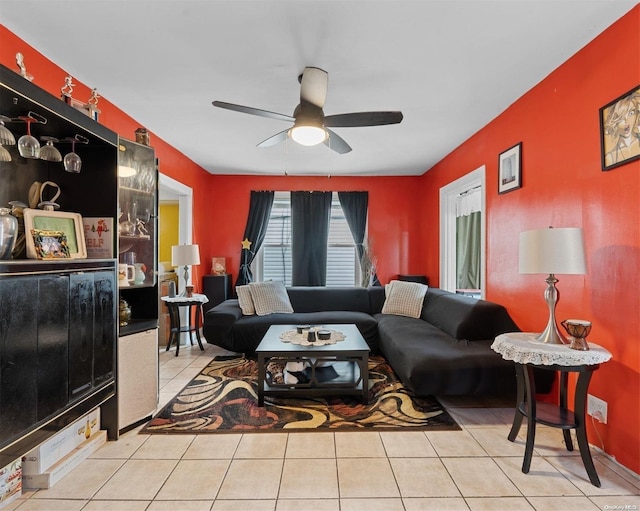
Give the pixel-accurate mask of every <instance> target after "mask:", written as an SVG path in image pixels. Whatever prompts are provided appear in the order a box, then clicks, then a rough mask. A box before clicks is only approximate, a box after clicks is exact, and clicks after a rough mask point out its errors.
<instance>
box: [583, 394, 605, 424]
mask: <svg viewBox="0 0 640 511" xmlns="http://www.w3.org/2000/svg"><path fill="white" fill-rule="evenodd" d="M587 415H591V416H592V417H593V418H594V419H596V420H597V421H598V422H602V423H604V424H606V423H607V402H606V401H603V400H602V399H598V398H597V397H595V396H592V395H591V394H587Z"/></svg>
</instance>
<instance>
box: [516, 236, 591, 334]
mask: <svg viewBox="0 0 640 511" xmlns="http://www.w3.org/2000/svg"><path fill="white" fill-rule="evenodd" d="M586 268H587V264H586V260H585V253H584V236H583V233H582V229H580V228H578V227H562V228H558V229H554V228H553V227H549V228H548V229H536V230H533V231H525V232H521V233H520V247H519V270H520V273H521V274H527V273H539V274H548V275H549V276H548V277H547V278H546V280H545V282H546V283H547V289H546V290H545V292H544V299H545V301H546V302H547V306H548V307H549V321H548V322H547V327H546V328H545V329H544V331H543V332H542V333H541V334H540V335H539V336H538V337H537V338H536V340H537V341H539V342H545V343H547V344H565V343H566V342H567V341H566V340H565V339H564V337H563V336H562V335H561V334H560V331H559V330H558V325H557V324H556V303H558V298H559V294H558V289H557V288H556V282H558V279H556V277H555V275H556V274H566V275H583V274H585V273H586V272H587V269H586Z"/></svg>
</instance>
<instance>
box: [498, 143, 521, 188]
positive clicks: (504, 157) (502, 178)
mask: <svg viewBox="0 0 640 511" xmlns="http://www.w3.org/2000/svg"><path fill="white" fill-rule="evenodd" d="M520 187H522V142H519V143H517V144H516V145H514V146H513V147H510V148H509V149H507V150H506V151H504V152H502V153H500V156H499V157H498V193H507V192H511V191H513V190H517V189H518V188H520Z"/></svg>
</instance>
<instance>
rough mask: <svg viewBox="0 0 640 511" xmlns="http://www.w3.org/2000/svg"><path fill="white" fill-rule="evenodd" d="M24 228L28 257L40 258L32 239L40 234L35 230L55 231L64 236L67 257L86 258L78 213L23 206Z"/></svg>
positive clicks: (82, 227) (82, 231) (80, 218)
mask: <svg viewBox="0 0 640 511" xmlns="http://www.w3.org/2000/svg"><path fill="white" fill-rule="evenodd" d="M24 229H25V234H26V236H25V238H26V242H27V257H28V258H29V259H42V257H41V256H39V253H38V249H37V247H36V243H35V239H34V238H36V237H37V236H38V235H39V234H40V233H38V232H37V231H49V232H56V233H59V234H58V237H60V236H64V238H65V240H64V241H65V245H66V247H67V250H68V252H69V256H68V257H69V258H71V259H86V257H87V246H86V244H85V239H84V226H83V225H82V216H81V215H80V214H79V213H67V212H64V211H46V210H42V209H31V208H25V209H24ZM34 231H35V232H34ZM49 237H51V236H49ZM58 239H60V238H58Z"/></svg>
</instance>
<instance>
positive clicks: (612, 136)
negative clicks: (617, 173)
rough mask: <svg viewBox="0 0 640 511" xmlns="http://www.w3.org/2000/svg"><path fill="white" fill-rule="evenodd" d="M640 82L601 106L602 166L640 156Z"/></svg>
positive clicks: (607, 167) (631, 159)
mask: <svg viewBox="0 0 640 511" xmlns="http://www.w3.org/2000/svg"><path fill="white" fill-rule="evenodd" d="M638 122H640V85H639V86H637V87H635V88H633V89H631V90H630V91H629V92H627V93H625V94H623V95H622V96H620V97H619V98H616V99H614V100H613V101H612V102H611V103H609V104H607V105H605V106H603V107H602V108H601V109H600V154H601V158H602V170H611V169H614V168H616V167H619V166H620V165H624V164H625V163H629V162H630V161H633V160H637V159H638V158H640V124H638Z"/></svg>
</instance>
